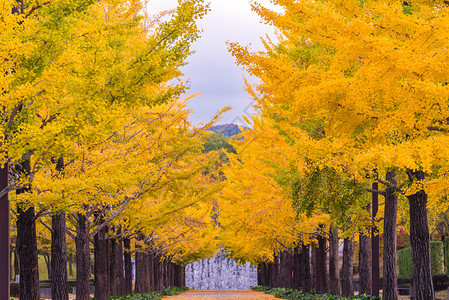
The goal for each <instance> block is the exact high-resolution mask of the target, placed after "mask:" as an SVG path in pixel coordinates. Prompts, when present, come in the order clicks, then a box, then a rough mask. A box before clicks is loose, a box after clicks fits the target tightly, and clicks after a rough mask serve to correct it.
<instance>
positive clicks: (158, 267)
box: [153, 251, 162, 292]
mask: <svg viewBox="0 0 449 300" xmlns="http://www.w3.org/2000/svg"><path fill="white" fill-rule="evenodd" d="M153 274H154V288H155V291H157V292H161V291H162V264H161V256H160V254H159V253H158V252H157V251H156V254H155V256H154V273H153Z"/></svg>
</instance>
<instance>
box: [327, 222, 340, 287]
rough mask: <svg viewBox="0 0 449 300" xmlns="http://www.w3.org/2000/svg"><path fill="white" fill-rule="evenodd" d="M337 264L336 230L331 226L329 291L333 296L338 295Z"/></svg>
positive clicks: (338, 278)
mask: <svg viewBox="0 0 449 300" xmlns="http://www.w3.org/2000/svg"><path fill="white" fill-rule="evenodd" d="M338 262H339V257H338V228H337V227H335V226H332V227H331V234H330V240H329V291H330V293H331V294H333V295H340V274H339V273H340V272H339V264H338Z"/></svg>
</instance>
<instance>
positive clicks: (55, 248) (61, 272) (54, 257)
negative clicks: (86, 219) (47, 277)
mask: <svg viewBox="0 0 449 300" xmlns="http://www.w3.org/2000/svg"><path fill="white" fill-rule="evenodd" d="M65 222H66V217H65V213H60V214H57V215H53V216H52V217H51V228H52V234H51V297H52V299H58V300H68V299H69V287H68V283H67V241H66V223H65Z"/></svg>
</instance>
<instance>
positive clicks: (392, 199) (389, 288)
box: [382, 171, 398, 300]
mask: <svg viewBox="0 0 449 300" xmlns="http://www.w3.org/2000/svg"><path fill="white" fill-rule="evenodd" d="M386 180H387V182H389V183H390V186H389V187H387V189H386V190H385V215H384V255H383V274H384V276H383V293H382V299H384V300H397V299H398V289H397V280H398V271H397V254H396V220H397V210H398V197H397V194H396V190H395V187H396V174H395V172H394V171H389V172H387V175H386Z"/></svg>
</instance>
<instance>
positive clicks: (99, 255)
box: [94, 221, 110, 300]
mask: <svg viewBox="0 0 449 300" xmlns="http://www.w3.org/2000/svg"><path fill="white" fill-rule="evenodd" d="M99 224H101V221H100V222H99ZM107 234H108V227H107V226H105V227H104V228H102V229H101V230H99V231H98V233H97V234H96V235H95V237H94V256H95V258H94V264H95V300H108V299H109V296H110V285H109V257H110V254H109V251H110V246H109V239H108V238H107Z"/></svg>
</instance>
